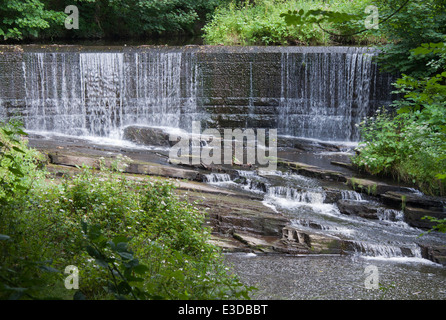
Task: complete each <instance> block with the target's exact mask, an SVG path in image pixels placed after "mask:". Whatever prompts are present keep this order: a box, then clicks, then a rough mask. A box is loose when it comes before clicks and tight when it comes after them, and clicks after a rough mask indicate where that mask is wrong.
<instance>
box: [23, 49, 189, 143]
mask: <svg viewBox="0 0 446 320" xmlns="http://www.w3.org/2000/svg"><path fill="white" fill-rule="evenodd" d="M24 55H25V56H24V59H23V62H22V68H23V76H24V83H25V110H23V112H22V114H23V117H24V121H25V124H26V128H27V129H28V130H33V131H49V132H55V133H61V134H68V135H75V136H99V137H110V138H118V139H119V138H120V137H121V130H122V129H123V128H124V127H125V126H127V125H133V124H140V125H148V126H165V127H177V128H182V127H184V126H186V127H187V126H188V125H190V123H191V121H192V120H194V117H195V116H196V115H197V114H196V111H195V109H196V66H195V64H194V63H193V55H191V54H185V53H182V52H157V51H154V52H136V53H132V52H130V53H123V52H81V53H73V52H69V53H66V52H63V53H43V52H29V53H25V54H24Z"/></svg>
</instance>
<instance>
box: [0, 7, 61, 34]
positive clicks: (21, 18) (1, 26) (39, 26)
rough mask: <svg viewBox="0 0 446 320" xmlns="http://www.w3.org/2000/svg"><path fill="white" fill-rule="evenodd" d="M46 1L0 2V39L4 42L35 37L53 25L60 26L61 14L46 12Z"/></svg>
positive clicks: (51, 11)
mask: <svg viewBox="0 0 446 320" xmlns="http://www.w3.org/2000/svg"><path fill="white" fill-rule="evenodd" d="M45 2H46V1H40V0H2V1H0V37H2V38H3V39H4V40H8V39H13V40H18V39H23V38H28V37H37V36H38V35H39V33H40V32H41V31H42V30H44V29H48V28H50V27H51V26H52V25H53V24H62V23H63V21H64V17H65V15H64V14H63V12H56V11H53V10H48V9H47V8H46V6H45Z"/></svg>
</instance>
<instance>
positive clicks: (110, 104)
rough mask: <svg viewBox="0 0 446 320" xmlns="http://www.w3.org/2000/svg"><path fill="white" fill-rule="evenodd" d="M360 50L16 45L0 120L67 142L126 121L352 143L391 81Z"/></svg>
mask: <svg viewBox="0 0 446 320" xmlns="http://www.w3.org/2000/svg"><path fill="white" fill-rule="evenodd" d="M104 49H105V50H104ZM369 50H370V49H368V48H355V47H267V48H261V47H249V48H242V47H210V48H207V47H206V48H203V47H199V46H197V47H187V46H186V47H119V48H116V47H113V48H111V49H110V48H97V47H94V48H93V49H90V48H87V47H64V46H62V47H61V48H60V49H59V48H58V49H53V48H45V49H42V48H40V47H37V48H36V47H33V46H29V47H26V46H24V50H23V51H22V52H20V53H17V54H16V53H11V52H6V53H5V54H3V55H1V56H0V66H1V69H0V77H1V78H2V86H1V87H0V102H1V103H0V115H1V117H2V118H8V117H11V116H14V115H15V114H17V113H21V115H22V116H23V119H24V122H25V125H26V128H27V129H28V130H32V131H41V132H43V131H48V132H54V133H59V134H67V135H74V136H87V135H88V136H100V137H111V138H117V139H121V138H122V129H123V128H125V127H126V126H128V125H146V126H164V127H175V128H181V129H186V130H189V129H191V126H192V121H200V122H201V125H202V128H203V129H204V128H210V129H223V128H232V129H236V128H240V129H246V128H274V129H277V130H278V131H277V132H278V134H279V135H291V136H296V137H303V138H310V139H318V140H330V141H358V139H359V132H358V129H357V128H356V126H355V124H357V123H358V122H360V121H361V119H362V118H363V117H364V116H367V115H371V113H373V112H374V110H375V109H376V108H378V107H381V106H383V105H386V104H388V103H390V101H391V100H392V99H391V94H390V90H391V85H390V83H391V80H392V79H391V77H390V76H389V75H386V74H380V73H379V72H378V70H377V67H376V65H375V64H374V63H373V62H372V57H373V55H374V54H375V53H373V52H371V51H369Z"/></svg>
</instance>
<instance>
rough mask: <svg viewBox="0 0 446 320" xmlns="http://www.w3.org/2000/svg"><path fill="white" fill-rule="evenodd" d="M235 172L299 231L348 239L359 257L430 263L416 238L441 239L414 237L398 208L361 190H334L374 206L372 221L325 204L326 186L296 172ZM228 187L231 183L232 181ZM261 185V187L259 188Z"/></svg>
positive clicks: (424, 239) (226, 178)
mask: <svg viewBox="0 0 446 320" xmlns="http://www.w3.org/2000/svg"><path fill="white" fill-rule="evenodd" d="M239 175H240V176H243V177H245V178H246V180H247V182H245V184H235V185H238V187H239V188H240V189H243V190H245V191H246V190H250V191H252V192H254V193H256V194H259V193H260V194H263V197H264V198H263V203H264V204H265V205H266V206H268V207H270V208H273V209H274V210H275V211H276V212H278V213H282V214H285V215H286V216H288V217H289V218H290V219H291V221H292V225H294V226H296V227H298V228H300V229H301V230H308V231H311V232H323V233H326V234H330V235H334V236H337V237H340V238H342V239H344V240H346V241H348V242H349V243H350V244H351V248H350V250H353V252H354V254H356V255H358V256H360V257H364V258H367V259H371V258H375V259H393V260H395V259H396V261H399V262H411V263H413V262H415V263H428V264H432V262H431V261H429V260H426V259H423V258H422V254H421V247H420V246H419V244H418V243H423V242H426V243H430V242H433V243H437V244H441V243H444V240H445V236H444V235H441V234H437V235H425V236H423V237H422V238H419V235H420V234H421V233H422V231H421V230H419V229H417V228H413V227H411V226H409V225H408V224H407V223H406V222H404V215H403V212H402V211H401V210H395V209H390V208H386V207H384V206H382V205H381V206H379V203H377V202H376V201H370V200H367V199H366V197H365V196H364V195H363V194H361V193H358V192H356V191H352V190H339V199H343V200H349V201H353V202H355V201H356V202H358V203H362V204H364V203H367V202H370V205H373V206H376V205H378V206H379V207H378V210H377V215H378V219H377V220H373V219H366V218H361V217H358V216H350V215H345V214H342V213H341V212H340V211H339V209H338V207H337V204H336V202H334V203H330V201H329V200H328V198H327V194H326V191H325V190H324V189H323V188H321V187H320V186H317V185H315V181H314V179H310V178H306V177H301V178H300V179H299V178H297V177H298V175H296V174H290V173H283V172H276V173H274V172H269V174H268V175H262V176H258V175H257V174H256V173H255V172H254V171H239ZM268 177H270V178H272V177H275V178H276V179H277V178H280V179H282V180H280V181H281V182H280V183H281V185H272V184H270V183H271V182H272V181H275V183H279V182H278V181H276V180H274V179H273V180H266V182H265V180H264V179H265V178H268ZM258 179H260V180H261V181H262V184H261V186H262V189H256V186H259V184H258V183H256V181H257V182H258V181H260V180H258ZM213 181H224V182H225V183H228V182H230V181H232V180H230V176H229V175H224V174H219V175H213ZM302 182H304V183H303V184H302ZM232 183H233V182H232ZM231 186H232V188H233V187H234V183H233V184H232V185H231ZM247 186H249V187H247ZM265 187H266V190H263V188H265Z"/></svg>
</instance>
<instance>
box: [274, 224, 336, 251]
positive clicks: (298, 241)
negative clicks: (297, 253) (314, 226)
mask: <svg viewBox="0 0 446 320" xmlns="http://www.w3.org/2000/svg"><path fill="white" fill-rule="evenodd" d="M282 234H283V236H282V239H283V241H284V242H285V243H287V244H288V245H289V246H291V247H293V246H294V247H297V248H299V249H300V250H301V251H303V250H306V251H307V252H306V253H313V254H341V253H343V248H344V241H343V240H342V239H339V238H337V237H334V236H328V235H322V234H319V233H316V232H309V231H302V230H299V229H298V228H296V227H293V226H287V227H285V228H283V230H282Z"/></svg>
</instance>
